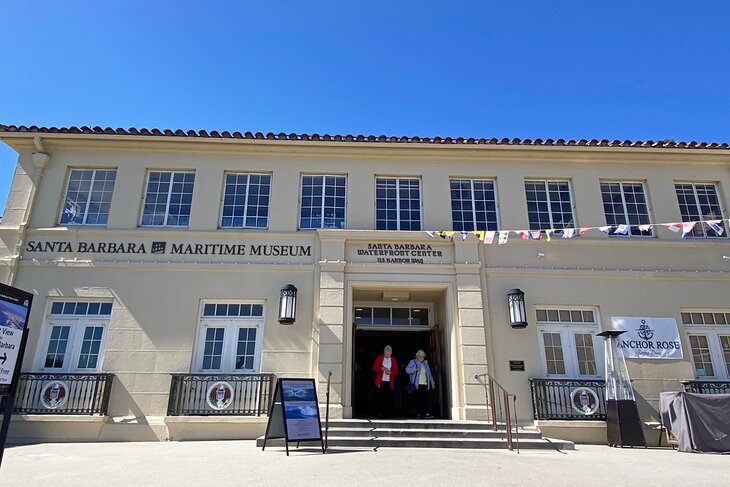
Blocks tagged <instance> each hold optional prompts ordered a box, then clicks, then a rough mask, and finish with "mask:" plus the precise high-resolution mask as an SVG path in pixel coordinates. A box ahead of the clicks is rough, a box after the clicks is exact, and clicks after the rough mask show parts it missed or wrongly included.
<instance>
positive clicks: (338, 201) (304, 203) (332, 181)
mask: <svg viewBox="0 0 730 487" xmlns="http://www.w3.org/2000/svg"><path fill="white" fill-rule="evenodd" d="M346 194H347V177H346V176H302V187H301V195H300V198H299V228H301V229H311V228H345V204H346Z"/></svg>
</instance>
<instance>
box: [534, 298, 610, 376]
mask: <svg viewBox="0 0 730 487" xmlns="http://www.w3.org/2000/svg"><path fill="white" fill-rule="evenodd" d="M535 315H536V317H537V330H538V333H540V334H541V335H542V343H541V344H540V345H541V354H542V356H543V360H544V371H545V373H546V375H547V376H548V377H550V376H563V377H565V378H580V377H598V376H599V375H600V367H601V365H602V360H603V359H602V357H601V351H602V348H601V344H600V343H598V344H597V343H596V340H597V338H596V337H595V334H596V333H597V332H598V321H597V320H596V313H595V312H594V310H590V309H567V308H562V309H561V308H538V309H536V310H535Z"/></svg>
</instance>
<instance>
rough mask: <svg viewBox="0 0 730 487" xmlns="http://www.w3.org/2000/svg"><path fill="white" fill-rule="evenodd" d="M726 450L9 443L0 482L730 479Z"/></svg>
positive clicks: (682, 481)
mask: <svg viewBox="0 0 730 487" xmlns="http://www.w3.org/2000/svg"><path fill="white" fill-rule="evenodd" d="M729 472H730V455H699V454H689V453H679V452H677V451H674V450H671V449H643V448H642V449H637V448H635V449H631V448H626V449H620V448H609V447H606V446H582V445H577V446H576V450H575V451H564V452H559V451H555V450H552V451H530V450H522V451H521V452H520V453H519V454H517V453H516V452H509V451H505V450H481V451H479V450H456V449H432V450H429V449H423V450H416V449H400V448H389V449H379V450H378V451H373V450H332V451H330V452H328V453H327V454H326V455H322V454H321V452H317V451H316V450H314V449H309V448H308V449H300V450H299V451H296V450H293V451H292V453H291V456H289V457H288V458H287V457H286V455H285V453H284V450H283V448H270V449H269V448H267V449H266V451H264V452H262V451H261V449H260V448H256V446H255V444H254V441H216V442H212V441H205V442H202V441H201V442H169V443H70V444H69V443H63V444H60V443H44V444H37V445H23V446H13V447H9V448H8V449H7V450H6V451H5V458H4V459H3V465H2V469H0V485H12V486H23V487H25V486H44V487H47V486H49V485H52V486H54V487H56V486H67V485H68V486H70V485H73V486H135V487H136V486H157V485H160V486H168V485H169V486H176V487H177V486H188V485H190V486H203V485H205V486H228V485H233V486H237V485H267V486H268V485H282V486H293V485H317V486H323V485H336V486H348V485H352V486H368V485H373V486H375V485H377V486H380V487H382V486H387V485H406V484H408V485H413V484H414V482H418V485H420V486H441V485H459V484H461V487H466V486H472V485H490V486H492V485H515V486H526V485H539V486H550V485H556V486H558V485H559V486H566V485H617V486H622V487H623V486H628V485H640V486H642V487H648V486H652V485H661V486H665V485H700V484H701V485H728V483H729V482H730V480H728V479H729V478H730V477H728V475H730V473H729Z"/></svg>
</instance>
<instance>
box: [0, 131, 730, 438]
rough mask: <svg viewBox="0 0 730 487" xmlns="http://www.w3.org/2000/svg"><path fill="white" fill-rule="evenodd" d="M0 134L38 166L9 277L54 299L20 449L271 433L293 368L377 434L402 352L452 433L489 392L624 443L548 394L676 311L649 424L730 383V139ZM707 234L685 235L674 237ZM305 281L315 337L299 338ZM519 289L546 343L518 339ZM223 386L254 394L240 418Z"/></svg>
mask: <svg viewBox="0 0 730 487" xmlns="http://www.w3.org/2000/svg"><path fill="white" fill-rule="evenodd" d="M0 139H2V140H3V142H5V143H6V144H7V145H9V146H10V147H12V148H13V149H14V150H15V151H17V152H18V155H19V157H18V163H17V166H16V168H15V174H14V178H13V183H12V187H11V189H10V194H9V197H8V201H7V205H6V209H5V213H4V216H3V220H2V224H0V242H1V244H0V264H2V265H1V266H0V280H1V281H2V282H4V283H7V284H10V285H13V286H16V287H19V288H21V289H24V290H27V291H30V292H33V293H34V294H35V296H36V298H35V302H34V305H33V309H32V313H31V317H30V322H29V327H30V337H29V340H28V347H27V351H26V354H25V360H24V362H23V372H25V373H26V376H27V378H26V382H27V383H26V387H28V389H26V396H25V397H24V399H23V401H25V402H24V403H22V404H21V406H23V405H24V407H26V408H27V409H26V410H25V411H23V412H22V414H18V415H17V417H16V418H15V421H14V422H13V429H12V430H11V435H13V436H14V437H16V438H18V439H22V438H41V439H47V440H48V439H58V440H78V439H102V440H124V439H129V440H164V439H185V438H246V437H254V436H257V435H259V434H261V433H262V431H263V427H264V426H265V423H266V417H265V413H263V414H262V413H261V410H262V405H261V404H264V407H263V410H264V411H265V404H266V403H267V396H266V394H267V391H268V389H266V387H265V381H266V380H269V379H268V378H267V377H270V376H269V374H272V375H273V378H274V379H275V378H276V377H312V378H315V379H316V381H317V383H318V385H319V387H318V390H319V394H320V405H321V406H322V405H323V404H324V399H325V392H326V381H327V380H328V378H330V381H331V385H330V389H329V391H330V401H331V409H330V414H331V415H332V416H333V417H344V418H350V417H367V416H368V415H370V414H371V413H372V409H371V406H372V404H371V399H370V392H371V391H370V390H369V389H368V386H369V381H370V379H371V377H370V372H369V371H370V367H371V364H372V360H373V359H374V357H375V355H376V354H377V353H378V351H379V350H382V347H383V346H384V345H385V344H390V345H392V346H393V348H394V355H395V356H396V357H397V358H398V360H399V362H400V363H401V366H402V367H403V366H404V365H405V363H406V362H407V360H409V359H410V358H412V354H413V353H414V352H415V350H417V349H419V348H423V349H424V350H426V352H427V354H428V358H429V361H430V363H431V366H432V367H433V368H434V375H435V376H436V379H437V383H438V388H437V389H436V393H435V394H434V397H433V399H434V406H435V411H436V413H437V415H438V416H440V417H442V418H445V419H452V420H466V419H484V418H486V417H487V414H488V407H487V401H486V398H485V388H484V385H483V376H481V374H485V373H488V374H489V375H491V376H492V377H493V378H494V379H496V380H497V381H498V382H499V383H501V384H502V385H503V386H504V387H505V388H506V389H507V390H509V391H510V392H512V393H514V394H516V395H517V397H518V400H517V403H516V404H517V413H518V417H519V419H520V421H521V422H522V423H524V424H528V423H530V424H531V423H532V421H533V419H534V418H536V417H537V416H541V417H540V422H539V425H540V427H541V428H543V429H544V430H545V431H549V432H550V433H551V434H557V435H559V436H560V435H562V436H567V437H572V438H576V439H580V438H581V435H585V438H586V439H595V438H597V437H598V438H600V434H604V435H605V432H604V431H605V430H604V429H602V426H601V424H600V421H585V422H580V421H572V420H571V421H561V414H560V411H557V410H552V412H553V413H556V414H550V411H548V414H538V413H537V409H536V408H538V405H537V403H539V402H540V401H543V402H545V401H544V400H545V397H544V395H545V394H547V392H546V391H547V389H546V387H547V386H546V385H545V384H546V383H545V382H540V381H539V380H538V381H537V382H535V381H533V383H532V385H531V382H530V379H566V380H567V379H571V380H574V381H577V382H573V383H570V382H566V383H567V384H569V385H568V386H567V387H568V390H567V391H568V392H567V394H568V395H569V394H570V390H569V389H570V388H571V387H573V388H574V387H579V386H580V384H581V382H580V381H584V382H583V383H582V384H588V385H586V386H585V387H590V388H592V390H595V391H598V389H599V388H600V384H599V385H597V383H596V381H599V382H600V380H601V379H602V377H603V376H602V374H603V363H602V347H603V344H602V341H601V339H600V338H598V337H595V334H596V333H598V332H599V331H601V330H603V329H608V328H611V326H612V322H613V321H615V320H616V319H618V318H621V317H628V318H631V319H634V318H635V319H637V320H640V319H644V320H645V321H646V320H648V321H646V322H647V323H648V325H647V326H650V327H652V326H654V327H655V325H654V324H653V323H655V321H654V320H656V319H658V318H670V319H672V320H673V321H669V322H665V321H661V320H659V321H656V323H669V324H668V325H667V328H666V330H662V333H664V334H665V335H666V336H668V337H669V339H667V343H669V342H674V341H675V340H674V338H673V337H675V335H676V337H675V338H676V341H677V342H679V353H677V352H676V351H675V352H673V353H669V352H668V353H667V354H666V355H668V357H667V356H664V357H659V356H657V357H655V358H633V359H628V365H629V371H630V372H631V374H632V378H633V379H634V388H635V391H636V394H637V402H638V405H639V411H640V413H641V415H642V419H643V420H645V421H646V422H651V421H655V420H656V417H657V414H656V409H657V407H658V397H659V393H660V392H662V391H670V390H680V389H681V388H682V384H681V381H683V380H696V379H697V380H712V381H718V384H720V385H721V384H725V385H724V386H727V381H728V380H729V379H730V378H729V377H728V373H729V371H730V306H729V305H728V304H727V301H726V299H727V296H728V295H729V294H730V274H728V270H730V269H728V266H729V265H730V263H729V262H728V261H729V260H730V257H728V255H730V245H728V239H727V233H726V229H727V220H726V218H727V216H728V215H727V214H726V207H725V204H726V203H725V202H726V199H725V196H724V191H726V190H727V188H728V187H730V173H729V172H728V168H729V167H730V150H728V146H727V144H723V145H717V144H713V145H707V144H703V145H700V144H682V143H680V144H677V143H673V142H663V143H631V142H623V143H622V142H608V141H584V142H579V143H576V142H572V141H570V142H566V141H562V140H560V141H553V140H547V141H541V140H538V141H519V140H513V141H509V140H502V141H498V140H484V139H481V140H474V139H467V140H464V139H439V138H436V139H418V138H395V137H393V138H391V137H351V136H347V137H344V136H316V135H294V134H292V135H286V134H278V135H274V134H268V135H261V134H248V133H247V134H240V133H235V134H229V133H227V132H224V133H217V132H211V133H206V132H192V131H191V132H182V131H177V132H173V131H164V132H162V131H156V130H155V131H147V130H136V129H129V130H121V129H118V130H112V129H100V128H95V129H89V128H80V129H79V128H75V127H72V128H68V129H56V128H38V127H15V126H0ZM5 170H6V171H9V170H10V168H5ZM691 221H697V222H698V223H697V224H696V225H695V226H693V227H692V228H691V229H690V230H688V234H687V235H686V236H685V238H682V233H683V232H684V231H687V230H686V228H684V229H683V227H682V226H681V225H674V226H671V225H661V224H662V223H666V224H669V223H678V222H691ZM708 222H709V223H708ZM623 224H629V225H631V226H630V227H620V225H623ZM639 225H642V226H641V227H640V226H639ZM598 227H610V228H603V229H602V230H601V229H599V228H598ZM588 228H590V230H586V229H588ZM551 229H553V230H555V231H554V232H553V233H551V234H548V233H546V230H551ZM565 229H575V233H576V235H575V236H574V237H573V238H565V237H566V236H570V233H571V231H572V230H568V235H565V233H566V230H565ZM580 229H583V230H582V231H581V230H580ZM472 230H481V231H491V232H497V233H495V234H494V235H493V238H494V241H493V243H491V244H488V243H485V242H484V238H483V237H484V234H482V233H465V234H464V238H462V234H461V231H465V232H471V231H472ZM506 230H509V231H510V233H509V234H508V240H507V242H506V243H503V244H501V245H500V244H499V242H498V240H499V239H500V233H499V232H500V231H502V232H504V231H506ZM529 230H532V234H529V233H528V234H525V233H523V234H522V235H523V236H527V237H528V238H520V236H519V235H518V234H517V233H516V232H524V231H529ZM674 230H680V231H679V232H675V231H674ZM430 231H456V233H455V234H453V235H450V234H449V237H451V238H441V237H439V236H438V235H433V234H429V233H428V232H430ZM579 233H580V235H578V234H579ZM490 236H491V234H487V240H489V238H490ZM548 236H550V237H551V238H550V240H548ZM535 237H539V238H540V239H539V240H537V239H535ZM502 238H503V239H504V236H503V237H502ZM289 284H291V285H293V286H295V287H296V288H297V301H296V320H295V322H294V324H281V323H279V320H278V317H279V300H280V294H281V291H282V289H284V288H286V287H287V285H289ZM514 288H519V289H521V290H522V291H523V292H524V297H525V303H526V309H527V320H526V321H527V326H526V327H522V328H521V327H513V326H510V317H509V314H508V307H507V293H508V292H509V291H510V290H511V289H514ZM629 322H630V321H629ZM672 323H675V324H674V325H673V324H672ZM662 326H663V325H662ZM673 326H674V328H673ZM657 333H659V332H658V331H657ZM645 338H646V337H645ZM665 345H666V343H665ZM680 357H681V358H680ZM330 373H331V376H330ZM54 374H57V376H54ZM74 374H79V375H78V376H75V375H74ZM109 374H110V375H109ZM195 374H203V375H195ZM79 376H85V377H87V379H85V380H87V381H90V382H87V383H84V382H79V380H78V377H79ZM244 376H246V377H248V378H249V379H251V380H252V381H253V382H250V383H249V382H246V381H247V380H249V379H245V380H243V379H242V378H243V377H244ZM477 376H480V377H477ZM54 377H59V379H58V380H61V381H62V382H63V388H62V392H61V396H62V397H61V398H60V399H59V397H58V392H57V393H56V398H55V399H54V400H53V401H51V399H49V397H50V392H49V388H48V387H46V386H47V385H48V384H49V383H50V382H52V381H53V380H54ZM74 377H76V379H75V378H74ZM89 377H97V378H93V379H88V378H89ZM98 377H107V378H108V383H107V382H105V381H106V380H107V379H103V380H101V379H98ZM196 377H197V378H198V379H196ZM201 377H202V379H200V378H201ZM237 377H238V379H237ZM252 378H253V379H252ZM254 379H255V380H254ZM196 380H197V381H198V382H195V381H196ZM191 381H192V382H191ZM262 381H263V382H262ZM102 382H103V383H102ZM217 382H225V383H226V387H229V386H230V387H231V389H230V390H229V392H228V393H226V394H233V396H235V398H236V399H235V400H233V401H232V402H231V403H229V404H221V403H219V404H217V405H216V403H215V400H214V399H215V398H214V397H213V396H215V392H216V389H215V387H212V386H214V385H215V383H217ZM558 382H559V381H558ZM92 383H93V384H94V385H93V387H96V388H97V389H94V390H93V391H92V390H91V389H90V387H92V386H91V385H89V384H92ZM74 384H76V385H74ZM79 384H80V385H79ZM84 384H86V385H84ZM262 384H264V385H262ZM570 384H572V385H570ZM31 386H32V387H31ZM211 387H212V389H211ZM102 388H103V394H102V395H101V396H100V397H99V400H100V401H103V400H106V401H107V403H106V404H107V405H106V406H105V410H104V411H101V412H99V411H97V414H89V411H88V410H87V409H88V407H90V406H89V405H90V404H91V402H90V401H92V399H90V398H91V397H92V396H93V397H96V396H95V394H96V395H98V393H99V391H100V390H101V389H102ZM246 388H250V389H246ZM251 391H254V393H253V394H252V393H251ZM596 393H597V395H599V396H600V394H599V393H598V392H596ZM104 394H105V395H106V397H103V396H104ZM211 394H212V396H211ZM560 394H563V396H565V394H566V393H560ZM78 396H83V397H81V398H79V397H78ZM211 397H213V399H211ZM221 397H223V396H221ZM224 399H225V400H224V403H225V402H226V401H227V399H228V396H226V397H225V398H224ZM533 399H534V400H535V401H534V402H535V404H533ZM599 399H600V398H599ZM74 400H75V401H77V402H76V405H75V406H74V407H77V408H79V409H78V413H77V414H72V413H74V410H73V409H69V408H71V405H72V402H73V401H74ZM94 400H95V399H94ZM397 400H398V401H399V402H398V410H399V412H400V414H402V415H403V416H404V417H407V416H408V415H409V414H411V413H412V411H410V409H409V404H408V398H407V397H406V396H401V395H400V394H398V398H397ZM49 401H51V402H50V403H49ZM567 401H568V402H567V403H566V404H570V398H569V397H568V398H567ZM21 402H22V401H21ZM92 402H93V401H92ZM558 402H559V401H558ZM545 404H547V406H545V407H547V409H548V410H551V408H553V409H554V407H555V404H556V400H555V399H554V400H552V401H547V402H546V403H545ZM221 406H224V407H222V408H221ZM229 407H230V409H229V411H226V408H229ZM234 409H235V410H238V411H239V413H238V414H228V413H229V412H230V411H232V410H234ZM566 411H567V413H566ZM47 412H56V413H60V412H64V413H66V414H40V413H47ZM563 413H566V414H567V416H565V418H568V417H572V416H571V414H572V415H573V416H576V415H577V416H580V415H581V414H582V413H581V411H580V408H573V409H571V408H570V407H569V406H568V407H567V409H566V410H565V411H563ZM257 414H258V415H257ZM589 419H590V418H589ZM586 431H587V432H586ZM596 435H598V436H596Z"/></svg>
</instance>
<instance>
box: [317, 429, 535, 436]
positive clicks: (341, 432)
mask: <svg viewBox="0 0 730 487" xmlns="http://www.w3.org/2000/svg"><path fill="white" fill-rule="evenodd" d="M519 434H520V439H523V438H524V439H528V438H530V439H540V438H542V435H540V432H539V431H522V430H520V433H519ZM329 436H330V437H342V438H345V437H346V438H368V437H369V438H378V437H400V438H404V437H405V438H447V439H448V438H451V439H456V438H497V439H500V438H504V437H505V436H506V433H505V431H504V430H501V431H494V430H492V429H489V430H475V429H472V430H468V429H456V428H454V429H425V428H424V429H417V428H408V429H400V428H372V429H365V428H339V427H338V428H333V427H330V429H329Z"/></svg>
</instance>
